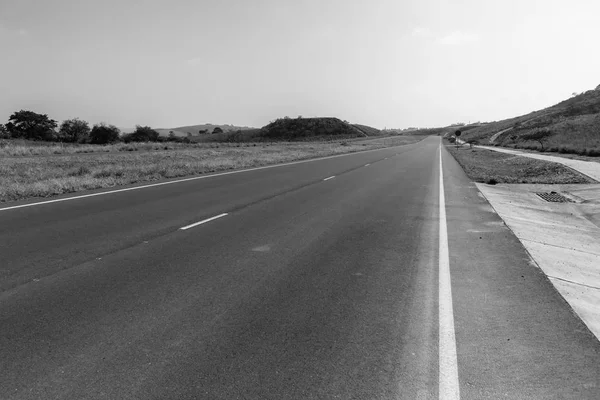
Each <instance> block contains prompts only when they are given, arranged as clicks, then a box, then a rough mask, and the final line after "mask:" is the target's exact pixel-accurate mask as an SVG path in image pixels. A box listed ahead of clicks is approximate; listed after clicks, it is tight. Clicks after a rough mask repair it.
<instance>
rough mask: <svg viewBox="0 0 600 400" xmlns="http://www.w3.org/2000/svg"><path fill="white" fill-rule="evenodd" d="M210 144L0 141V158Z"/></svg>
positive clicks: (188, 147) (201, 146)
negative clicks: (99, 143) (103, 143)
mask: <svg viewBox="0 0 600 400" xmlns="http://www.w3.org/2000/svg"><path fill="white" fill-rule="evenodd" d="M214 146H215V145H210V144H186V143H175V142H165V143H158V142H157V143H116V144H107V145H96V144H64V143H49V142H31V141H26V140H14V139H10V140H0V156H5V157H27V156H52V155H58V154H89V153H111V152H132V151H164V150H181V149H190V148H205V147H208V148H210V147H214Z"/></svg>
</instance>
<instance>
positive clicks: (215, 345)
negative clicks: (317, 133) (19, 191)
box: [0, 137, 600, 399]
mask: <svg viewBox="0 0 600 400" xmlns="http://www.w3.org/2000/svg"><path fill="white" fill-rule="evenodd" d="M439 151H440V139H439V138H437V137H431V138H427V139H425V140H424V141H422V142H419V143H416V144H412V145H407V146H402V147H397V148H389V149H384V150H378V151H371V152H365V153H359V154H353V155H347V156H342V157H335V158H329V159H324V160H318V161H311V162H305V163H298V164H293V165H287V166H281V167H276V168H267V169H260V170H254V171H249V172H242V173H235V174H229V175H220V176H214V177H210V178H205V179H198V180H191V181H186V182H180V183H174V184H169V185H164V186H154V187H149V188H144V189H139V190H133V191H127V192H119V193H112V194H107V195H101V196H96V197H87V198H81V199H74V200H69V201H62V202H55V203H49V204H40V205H35V206H31V207H24V208H13V209H7V210H0V290H1V292H0V398H1V399H399V398H406V399H434V398H435V399H437V398H448V397H447V395H446V393H441V392H440V390H439V387H440V379H441V376H442V375H443V374H441V373H440V368H441V367H440V366H441V365H442V363H441V362H440V360H441V359H442V358H443V359H444V360H450V364H452V363H455V365H456V367H457V371H458V381H457V382H456V383H457V387H458V388H459V389H460V398H463V399H488V398H489V399H497V398H509V399H553V398H556V399H567V398H572V399H598V398H600V344H599V342H598V340H597V339H596V338H595V337H594V336H593V335H591V333H590V332H589V330H587V328H586V327H585V325H584V324H583V323H582V322H581V321H580V320H579V318H578V317H577V316H576V315H575V314H574V313H573V312H572V311H571V309H570V307H569V306H568V304H567V303H565V302H564V300H563V299H562V298H561V297H560V295H559V294H558V293H557V292H556V291H555V290H554V288H553V287H552V285H551V283H550V282H549V281H548V280H547V279H546V278H545V276H544V275H543V273H541V271H540V270H539V269H538V268H537V267H536V266H535V265H532V264H531V263H530V261H529V257H528V255H527V253H526V251H525V250H524V249H523V247H522V246H521V245H520V243H519V242H518V240H517V239H516V238H515V236H514V235H513V234H512V233H511V232H510V230H508V229H507V228H506V227H505V226H504V225H503V223H502V221H501V220H500V219H499V217H498V216H497V215H496V214H495V213H494V212H493V210H492V209H491V208H490V207H489V205H488V204H487V202H486V201H485V200H484V199H482V198H481V197H480V196H479V195H478V192H477V189H476V187H475V186H474V185H473V184H472V183H471V182H469V180H468V179H467V178H466V176H465V175H464V173H463V172H462V170H461V169H460V167H459V166H458V165H457V164H456V162H454V160H453V159H452V157H451V156H450V155H449V154H448V153H446V151H445V149H443V148H442V149H441V152H442V159H443V176H444V190H445V207H443V209H444V210H445V211H446V219H445V220H446V221H447V234H448V250H449V270H450V273H451V289H452V295H451V297H450V300H451V302H450V305H451V307H450V308H451V309H453V318H454V324H453V325H454V337H453V342H454V344H455V346H456V355H455V356H452V354H446V353H447V350H446V349H445V348H444V349H442V347H440V346H439V337H440V320H441V319H442V316H443V315H442V314H444V315H445V313H446V312H447V309H448V307H447V305H448V304H444V307H443V308H441V306H442V304H441V303H443V301H442V300H440V293H441V292H440V291H439V289H438V288H439V278H440V274H439V272H438V271H439V270H440V263H441V261H442V259H443V257H440V254H441V253H440V249H441V247H442V246H441V245H440V243H443V241H440V216H441V213H440V198H441V196H440V190H439V178H440V155H439ZM332 177H333V178H332ZM327 178H330V179H327ZM30 203H31V202H30ZM20 204H27V202H22V203H15V204H14V205H20ZM0 208H2V207H0ZM224 213H227V215H224V216H222V217H220V218H217V219H214V220H212V221H209V222H206V223H204V224H200V225H197V226H193V227H191V228H189V229H186V230H182V229H180V228H182V227H186V226H190V225H192V224H195V223H197V222H201V221H203V220H206V219H208V218H211V217H214V216H218V215H221V214H224ZM453 360H454V361H453Z"/></svg>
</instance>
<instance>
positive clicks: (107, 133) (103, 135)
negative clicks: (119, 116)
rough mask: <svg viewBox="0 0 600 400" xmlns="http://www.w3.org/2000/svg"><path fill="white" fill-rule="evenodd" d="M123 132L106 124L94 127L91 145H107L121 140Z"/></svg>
mask: <svg viewBox="0 0 600 400" xmlns="http://www.w3.org/2000/svg"><path fill="white" fill-rule="evenodd" d="M120 134H121V131H120V130H119V128H117V127H116V126H114V125H107V124H105V123H104V122H101V123H99V124H96V125H94V127H93V128H92V131H91V132H90V143H92V144H107V143H114V142H117V141H118V140H119V135H120Z"/></svg>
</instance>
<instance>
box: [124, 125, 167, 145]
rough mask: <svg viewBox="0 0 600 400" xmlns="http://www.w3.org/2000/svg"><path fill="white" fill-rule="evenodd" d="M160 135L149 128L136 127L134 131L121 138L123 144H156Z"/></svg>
mask: <svg viewBox="0 0 600 400" xmlns="http://www.w3.org/2000/svg"><path fill="white" fill-rule="evenodd" d="M159 137H160V135H159V134H158V132H156V131H155V130H154V129H152V128H150V127H149V126H141V125H136V126H135V131H134V132H133V133H130V134H129V135H125V136H123V141H124V142H125V143H129V142H157V141H158V139H159Z"/></svg>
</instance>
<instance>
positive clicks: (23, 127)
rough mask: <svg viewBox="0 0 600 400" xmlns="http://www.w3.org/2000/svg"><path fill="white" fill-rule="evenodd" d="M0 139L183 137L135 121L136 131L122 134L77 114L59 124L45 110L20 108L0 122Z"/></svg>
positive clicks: (86, 140) (143, 139)
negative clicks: (41, 111)
mask: <svg viewBox="0 0 600 400" xmlns="http://www.w3.org/2000/svg"><path fill="white" fill-rule="evenodd" d="M0 139H28V140H43V141H48V142H61V143H89V144H109V143H115V142H120V141H122V142H125V143H129V142H163V141H185V138H184V139H180V138H176V137H173V136H172V135H171V136H170V137H168V138H165V137H161V136H160V135H159V134H158V132H157V131H155V130H154V129H152V128H151V127H149V126H141V125H136V128H135V131H134V132H133V133H129V134H122V133H121V130H120V129H119V128H117V127H116V126H114V125H109V124H105V123H104V122H102V123H99V124H95V125H93V126H92V127H90V124H89V123H88V122H87V121H83V120H80V119H79V118H73V119H67V120H64V121H63V122H62V123H61V124H60V125H59V124H58V123H57V121H55V120H53V119H51V118H49V117H48V115H47V114H38V113H35V112H33V111H27V110H21V111H16V112H14V113H13V114H12V115H11V116H10V118H9V119H8V122H7V123H6V124H4V125H2V124H0Z"/></svg>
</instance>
